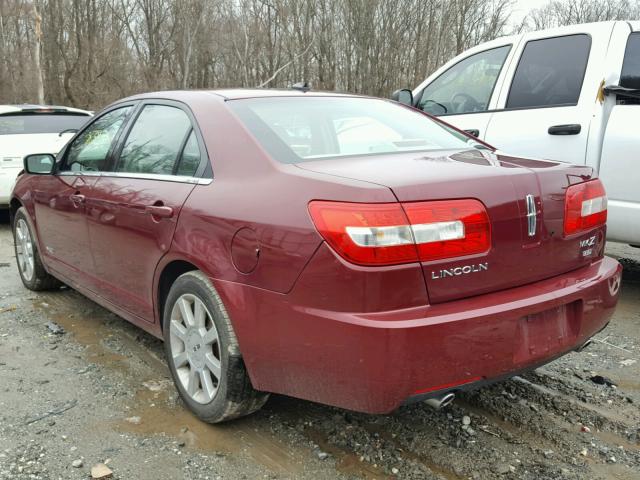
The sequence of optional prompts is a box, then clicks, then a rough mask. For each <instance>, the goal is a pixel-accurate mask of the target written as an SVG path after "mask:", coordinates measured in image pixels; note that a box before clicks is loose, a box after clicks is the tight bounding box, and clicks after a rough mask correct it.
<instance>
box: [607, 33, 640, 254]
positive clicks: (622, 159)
mask: <svg viewBox="0 0 640 480" xmlns="http://www.w3.org/2000/svg"><path fill="white" fill-rule="evenodd" d="M613 83H614V84H615V83H616V82H613ZM617 83H618V84H619V85H620V86H621V87H625V88H631V89H634V90H640V32H634V33H631V34H630V35H629V36H628V40H627V43H626V49H625V54H624V60H623V63H622V69H621V73H620V80H619V82H617ZM610 98H611V97H607V101H610ZM639 119H640V99H638V98H636V97H626V96H624V95H617V96H616V98H615V105H613V106H612V108H611V113H610V114H609V120H608V122H607V124H606V130H605V134H604V140H603V143H602V156H601V160H600V178H602V181H603V182H604V185H605V188H606V190H607V195H608V197H609V211H608V214H609V219H608V222H607V223H608V230H607V237H608V238H609V239H611V240H616V241H621V242H626V243H632V244H640V190H639V189H638V178H639V174H638V172H639V171H640V158H639V157H638V151H640V136H639V135H638V120H639Z"/></svg>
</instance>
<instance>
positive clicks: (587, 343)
mask: <svg viewBox="0 0 640 480" xmlns="http://www.w3.org/2000/svg"><path fill="white" fill-rule="evenodd" d="M592 343H593V340H591V339H589V340H587V341H586V342H584V343H583V344H582V345H580V346H579V347H578V348H576V352H581V351H583V350H584V349H585V348H587V347H588V346H589V345H591V344H592Z"/></svg>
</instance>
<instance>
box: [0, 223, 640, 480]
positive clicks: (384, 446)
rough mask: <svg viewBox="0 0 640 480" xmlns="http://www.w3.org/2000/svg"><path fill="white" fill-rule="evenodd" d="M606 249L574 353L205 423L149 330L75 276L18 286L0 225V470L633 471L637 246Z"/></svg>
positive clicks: (494, 474) (436, 474)
mask: <svg viewBox="0 0 640 480" xmlns="http://www.w3.org/2000/svg"><path fill="white" fill-rule="evenodd" d="M608 251H609V253H610V254H612V255H614V256H616V257H617V258H620V259H623V264H624V265H625V268H626V269H625V273H624V283H623V288H622V298H621V302H620V306H619V308H618V310H617V312H616V314H615V316H614V319H613V321H612V322H611V325H610V326H609V327H608V328H607V329H606V330H605V331H604V332H602V333H601V334H599V335H598V336H597V337H596V340H597V341H596V342H594V343H593V344H592V345H591V346H589V347H588V348H587V349H586V350H585V351H583V352H581V353H572V354H569V355H567V356H565V357H563V358H561V359H559V360H557V361H555V362H553V363H551V364H549V365H546V366H545V367H543V368H541V369H539V370H537V371H536V372H531V373H528V374H526V375H523V377H522V379H517V378H516V379H512V380H509V381H506V382H503V383H499V384H496V385H493V386H490V387H487V388H483V389H481V390H478V391H474V392H469V393H466V394H463V395H461V396H459V398H458V399H456V401H455V402H454V403H453V404H452V405H451V406H450V407H447V408H446V409H444V410H441V411H437V412H436V411H433V410H431V409H430V408H428V407H426V406H425V405H424V404H415V405H410V406H405V407H402V408H400V409H399V410H398V411H396V412H394V413H392V414H391V415H383V416H372V415H364V414H357V413H353V412H347V411H344V410H340V409H336V408H331V407H326V406H322V405H318V404H313V403H310V402H304V401H300V400H296V399H292V398H288V397H283V396H276V395H274V396H272V398H271V399H270V400H269V402H268V403H267V404H266V405H265V407H264V408H263V409H262V410H261V411H260V412H258V413H256V414H254V415H252V416H250V417H248V418H245V419H241V420H238V421H235V422H232V423H229V424H224V425H216V426H212V425H208V424H205V423H202V422H200V421H199V420H197V419H196V418H195V417H194V416H193V415H191V413H189V411H188V410H187V409H186V408H185V407H184V406H183V404H182V403H181V401H180V400H179V398H178V396H177V393H176V390H175V388H174V386H173V384H172V382H171V379H170V375H169V371H168V369H167V366H166V364H165V361H164V351H163V345H162V343H161V342H160V341H159V340H157V339H155V338H153V337H152V336H150V335H149V334H147V333H145V332H143V331H141V330H139V329H137V328H135V327H133V326H132V325H130V324H128V323H126V322H125V321H124V320H122V319H120V318H119V317H117V316H116V315H114V314H112V313H110V312H108V311H106V310H104V309H103V308H101V307H99V306H97V305H96V304H94V303H92V302H91V301H89V300H87V299H86V298H84V297H82V296H81V295H79V294H78V293H76V292H74V291H72V290H70V289H63V290H60V291H56V292H45V293H34V292H30V291H28V290H26V289H24V287H23V286H22V285H21V283H20V280H19V276H18V273H17V270H16V267H15V262H14V260H13V241H12V238H11V235H10V231H9V228H8V225H6V224H1V223H0V479H34V478H39V479H58V478H59V479H76V478H77V479H85V478H87V476H88V473H89V470H90V467H91V466H92V465H93V464H95V463H98V462H108V465H109V467H110V468H111V469H112V470H113V471H114V475H115V478H120V479H154V480H155V479H165V478H166V479H180V478H185V479H218V478H220V479H222V478H224V479H253V478H270V479H275V478H291V479H303V480H305V479H320V480H322V479H334V478H362V479H385V480H386V479H393V478H399V479H427V480H430V479H444V480H461V479H494V478H506V479H531V480H534V479H535V480H538V479H612V480H613V479H615V480H620V479H624V480H628V479H629V480H633V479H640V384H639V381H638V379H639V378H640V268H636V267H637V266H638V265H640V263H639V262H640V250H638V249H632V248H630V247H626V246H621V245H615V244H614V245H612V246H611V248H608ZM47 322H55V323H56V324H58V325H60V326H61V327H62V328H63V329H64V330H65V332H66V333H64V334H62V335H55V334H53V333H51V332H50V331H49V330H48V329H47V327H46V324H47ZM594 375H602V376H605V377H608V378H610V379H612V380H613V381H614V383H615V385H616V386H615V387H610V386H606V385H598V384H595V383H593V382H592V381H591V380H590V378H591V377H592V376H594ZM466 417H468V418H466ZM30 422H31V423H30ZM74 460H82V467H79V468H74V467H73V466H72V463H73V462H74Z"/></svg>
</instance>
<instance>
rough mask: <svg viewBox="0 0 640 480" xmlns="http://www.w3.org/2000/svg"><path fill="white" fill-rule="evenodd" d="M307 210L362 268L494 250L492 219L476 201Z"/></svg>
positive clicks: (316, 205)
mask: <svg viewBox="0 0 640 480" xmlns="http://www.w3.org/2000/svg"><path fill="white" fill-rule="evenodd" d="M309 212H310V213H311V218H312V219H313V222H314V224H315V225H316V228H317V229H318V231H319V232H320V234H321V235H322V236H323V238H324V239H325V240H326V241H327V243H329V245H331V247H333V249H334V250H336V251H337V252H338V253H339V254H340V255H341V256H343V257H344V258H346V259H347V260H350V261H352V262H354V263H358V264H360V265H394V264H399V263H408V262H417V261H418V260H422V261H429V260H436V259H442V258H452V257H459V256H464V255H471V254H475V253H482V252H486V251H488V250H489V248H490V246H491V228H490V224H489V217H488V215H487V212H486V210H485V208H484V206H483V205H482V203H480V202H479V201H477V200H471V199H463V200H440V201H432V202H412V203H403V204H400V203H378V204H363V203H345V202H326V201H313V202H311V203H310V204H309Z"/></svg>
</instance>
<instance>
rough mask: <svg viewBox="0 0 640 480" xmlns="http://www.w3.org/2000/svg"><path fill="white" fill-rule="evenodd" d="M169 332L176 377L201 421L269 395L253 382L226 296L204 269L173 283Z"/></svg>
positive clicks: (247, 407) (222, 417)
mask: <svg viewBox="0 0 640 480" xmlns="http://www.w3.org/2000/svg"><path fill="white" fill-rule="evenodd" d="M163 331H164V341H165V352H166V355H167V361H168V363H169V369H170V370H171V375H172V376H173V380H174V382H175V384H176V387H177V388H178V391H179V393H180V396H181V397H182V399H183V400H184V402H185V403H186V404H187V406H188V407H189V408H190V409H191V411H192V412H193V413H195V415H196V416H197V417H198V418H200V419H201V420H203V421H205V422H208V423H218V422H224V421H227V420H232V419H234V418H238V417H242V416H244V415H248V414H250V413H253V412H255V411H256V410H258V409H260V408H261V407H262V406H263V405H264V403H265V402H266V401H267V399H268V398H269V394H268V393H264V392H259V391H257V390H255V389H254V388H253V386H252V385H251V381H250V379H249V376H248V375H247V371H246V368H245V365H244V362H243V360H242V356H241V355H240V349H239V347H238V341H237V339H236V335H235V332H234V331H233V327H232V325H231V321H230V320H229V316H228V315H227V311H226V309H225V307H224V305H223V303H222V299H221V298H220V296H219V295H218V292H216V290H215V288H214V287H213V285H212V284H211V282H210V281H209V279H208V278H207V276H206V275H204V274H203V273H202V272H200V271H197V270H196V271H191V272H187V273H185V274H183V275H181V276H180V277H178V279H177V280H176V281H175V282H174V283H173V285H172V286H171V290H170V291H169V295H168V296H167V301H166V304H165V309H164V318H163Z"/></svg>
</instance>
